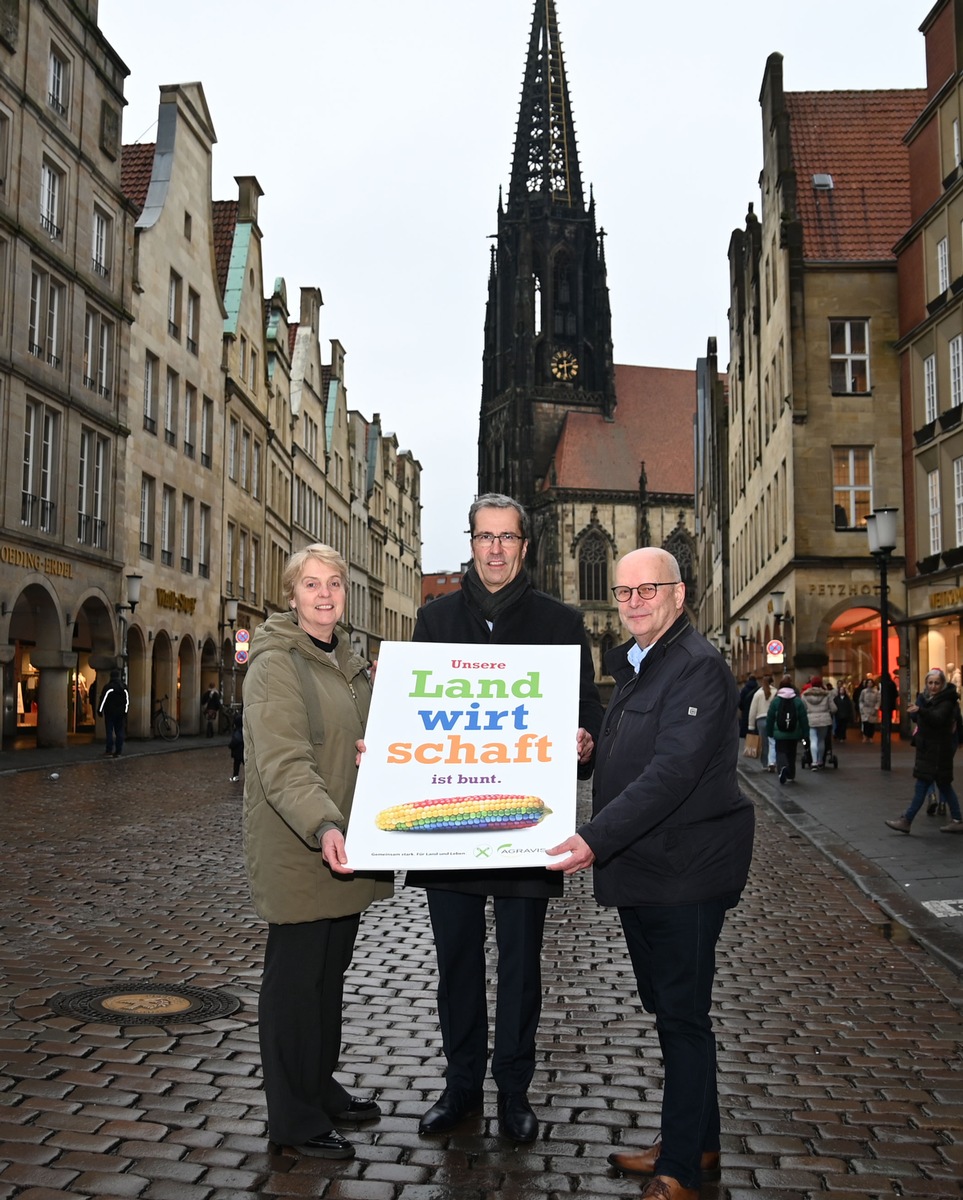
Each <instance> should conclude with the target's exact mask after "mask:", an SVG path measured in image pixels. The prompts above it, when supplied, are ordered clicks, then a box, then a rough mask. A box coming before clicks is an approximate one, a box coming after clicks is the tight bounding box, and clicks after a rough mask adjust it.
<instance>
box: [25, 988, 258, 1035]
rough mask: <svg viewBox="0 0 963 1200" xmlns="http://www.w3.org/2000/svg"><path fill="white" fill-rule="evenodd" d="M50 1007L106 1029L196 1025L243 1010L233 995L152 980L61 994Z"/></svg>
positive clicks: (50, 1001) (57, 1011)
mask: <svg viewBox="0 0 963 1200" xmlns="http://www.w3.org/2000/svg"><path fill="white" fill-rule="evenodd" d="M48 1004H49V1006H50V1008H52V1009H53V1011H54V1012H55V1013H56V1014H57V1015H58V1016H60V1017H76V1018H78V1019H80V1020H81V1021H100V1022H102V1023H103V1024H107V1025H172V1024H177V1023H178V1022H183V1021H190V1022H191V1023H192V1024H195V1025H196V1024H199V1023H201V1022H203V1021H212V1020H214V1019H215V1018H217V1017H229V1016H230V1015H231V1013H233V1012H236V1011H237V1010H238V1009H239V1008H240V1007H241V1002H240V1000H238V998H237V997H236V996H232V995H231V994H230V992H221V991H211V990H209V989H205V988H199V987H191V986H190V985H189V984H179V983H175V984H164V985H161V984H156V983H152V982H150V981H149V980H127V981H126V982H125V983H112V984H109V985H107V986H105V987H92V988H79V989H78V990H77V991H74V992H58V994H57V995H56V996H53V997H52V998H51V999H50V1000H49V1001H48Z"/></svg>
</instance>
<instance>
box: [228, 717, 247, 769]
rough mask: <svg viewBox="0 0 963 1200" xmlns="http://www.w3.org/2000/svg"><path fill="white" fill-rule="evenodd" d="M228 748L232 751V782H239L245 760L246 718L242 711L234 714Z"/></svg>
mask: <svg viewBox="0 0 963 1200" xmlns="http://www.w3.org/2000/svg"><path fill="white" fill-rule="evenodd" d="M228 749H229V750H230V751H231V764H232V770H231V783H237V781H238V780H239V779H240V778H241V764H242V763H243V762H244V718H243V716H242V715H241V714H240V713H235V714H234V728H233V729H232V730H231V740H230V741H229V742H228Z"/></svg>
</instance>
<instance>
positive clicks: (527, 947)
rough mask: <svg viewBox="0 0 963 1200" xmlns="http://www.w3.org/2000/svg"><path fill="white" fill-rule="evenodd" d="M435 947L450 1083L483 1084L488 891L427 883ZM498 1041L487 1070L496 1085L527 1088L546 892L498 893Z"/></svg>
mask: <svg viewBox="0 0 963 1200" xmlns="http://www.w3.org/2000/svg"><path fill="white" fill-rule="evenodd" d="M426 893H427V896H428V911H429V913H430V915H431V928H432V932H433V933H434V936H435V950H436V952H437V955H438V1019H439V1022H440V1024H441V1041H442V1046H443V1047H444V1051H445V1057H446V1058H447V1060H448V1067H447V1069H446V1071H445V1080H446V1082H447V1084H448V1086H449V1087H457V1088H464V1089H465V1090H468V1091H480V1090H481V1088H482V1085H483V1083H484V1081H485V1074H486V1070H487V1066H488V1000H487V996H486V978H485V933H486V923H485V906H486V903H487V900H488V897H487V896H470V895H463V894H461V893H459V892H447V891H442V890H441V889H440V888H427V889H426ZM494 906H495V942H496V945H497V948H498V982H497V985H496V991H495V1041H494V1046H493V1049H492V1078H493V1079H494V1080H495V1083H496V1084H497V1086H498V1090H499V1091H500V1092H527V1091H528V1085H529V1084H530V1083H531V1082H532V1075H533V1074H534V1073H535V1034H536V1032H537V1031H538V1018H539V1016H540V1015H541V1011H542V958H541V955H542V935H543V932H544V929H545V914H546V912H547V910H548V898H547V897H544V898H541V899H529V898H525V897H518V896H511V897H504V896H496V897H495V898H494Z"/></svg>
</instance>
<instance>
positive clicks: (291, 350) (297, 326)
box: [288, 321, 301, 358]
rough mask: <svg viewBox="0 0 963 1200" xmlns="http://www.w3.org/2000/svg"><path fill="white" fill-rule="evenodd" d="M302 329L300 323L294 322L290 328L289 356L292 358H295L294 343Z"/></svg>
mask: <svg viewBox="0 0 963 1200" xmlns="http://www.w3.org/2000/svg"><path fill="white" fill-rule="evenodd" d="M300 328H301V322H300V321H292V322H291V324H290V325H289V326H288V354H289V355H290V356H291V358H294V343H295V342H296V341H297V340H298V330H299V329H300Z"/></svg>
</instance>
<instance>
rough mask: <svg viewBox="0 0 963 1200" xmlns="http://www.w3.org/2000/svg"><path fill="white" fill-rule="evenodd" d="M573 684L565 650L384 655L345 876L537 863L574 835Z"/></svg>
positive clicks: (400, 645)
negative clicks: (550, 848)
mask: <svg viewBox="0 0 963 1200" xmlns="http://www.w3.org/2000/svg"><path fill="white" fill-rule="evenodd" d="M578 679H579V648H578V647H577V646H503V645H488V646H485V645H467V646H459V645H451V644H444V643H432V642H388V643H385V644H383V645H382V647H381V652H380V654H379V658H378V677H377V683H376V685H375V688H374V694H373V697H372V703H371V712H370V714H369V716H368V726H367V729H366V731H365V745H366V747H367V750H366V753H365V754H364V755H363V756H362V760H361V766H360V768H359V772H358V782H357V787H356V788H355V795H354V803H353V805H352V810H351V820H350V822H349V826H348V835H347V853H348V864H349V866H351V867H352V868H353V869H354V870H370V869H372V868H382V869H394V870H405V869H407V868H415V867H416V868H418V869H419V870H431V869H432V868H433V867H437V868H443V869H445V870H452V869H458V868H460V867H461V868H468V867H472V868H479V867H507V866H532V865H537V866H544V865H545V864H546V863H548V862H549V861H550V860H549V859H548V856H547V855H546V854H545V850H546V848H547V847H548V846H554V845H557V844H558V843H559V842H561V841H564V839H565V838H567V837H568V836H569V835H570V834H571V833H572V832H573V830H574V829H575V787H576V765H577V749H576V733H577V729H578Z"/></svg>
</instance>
